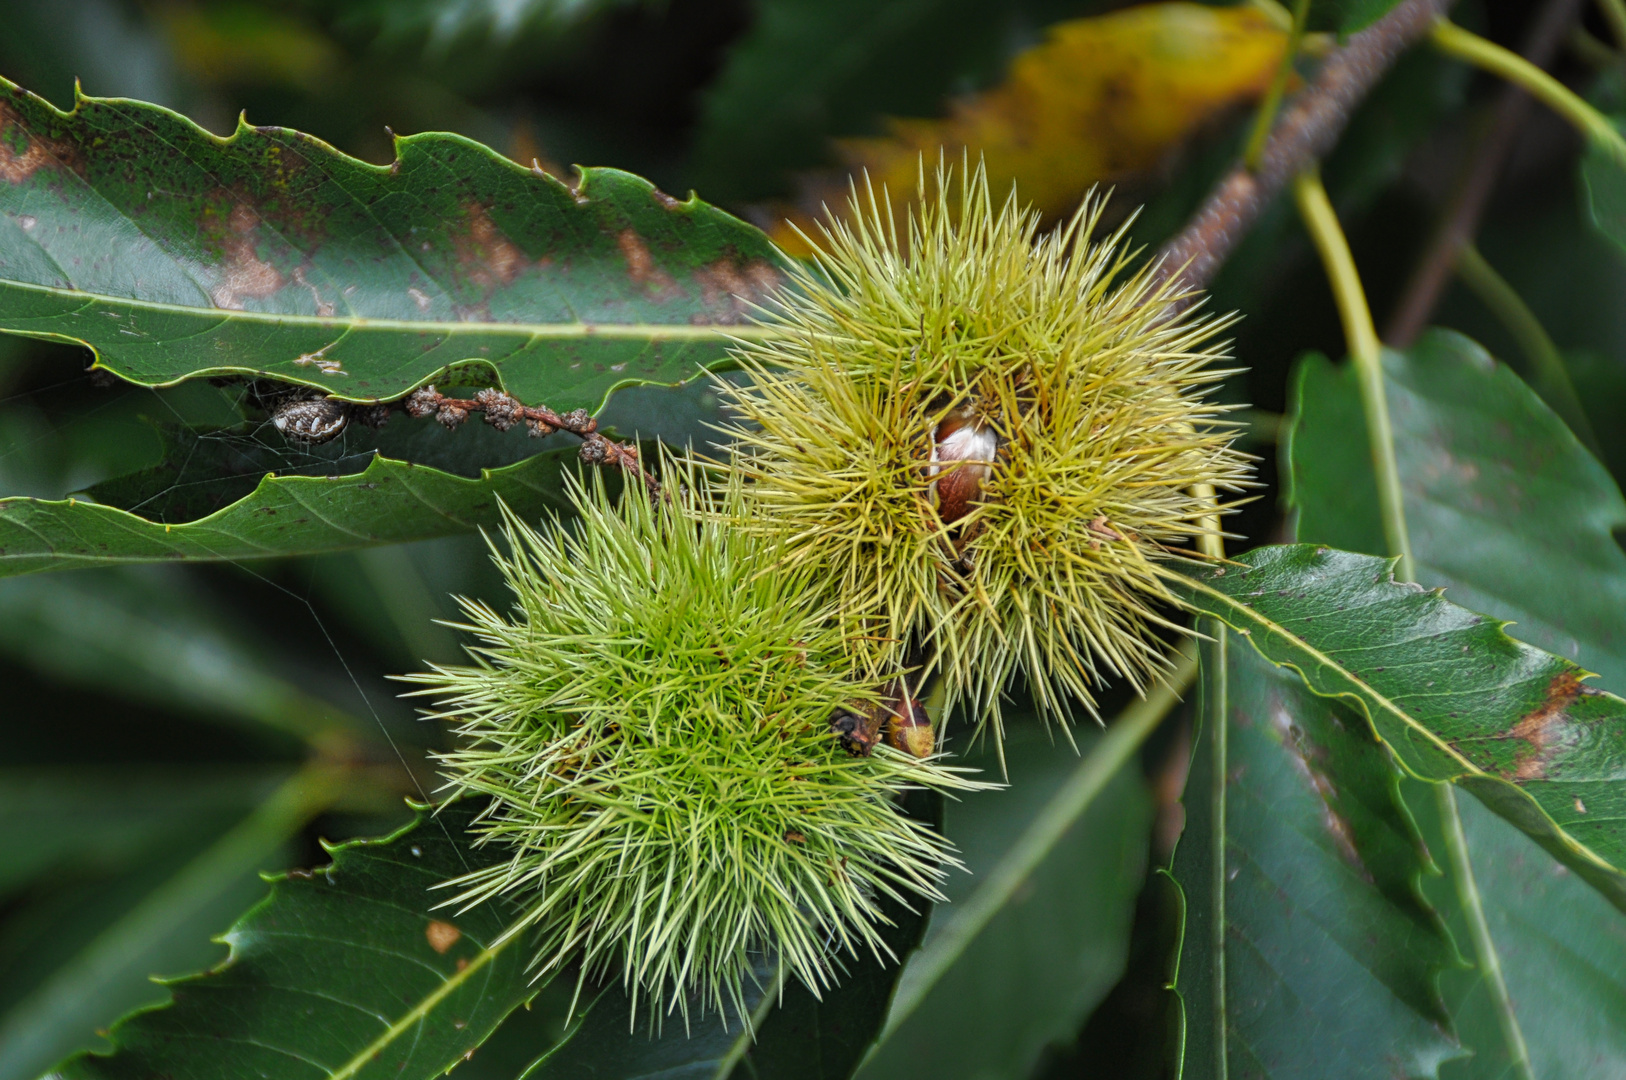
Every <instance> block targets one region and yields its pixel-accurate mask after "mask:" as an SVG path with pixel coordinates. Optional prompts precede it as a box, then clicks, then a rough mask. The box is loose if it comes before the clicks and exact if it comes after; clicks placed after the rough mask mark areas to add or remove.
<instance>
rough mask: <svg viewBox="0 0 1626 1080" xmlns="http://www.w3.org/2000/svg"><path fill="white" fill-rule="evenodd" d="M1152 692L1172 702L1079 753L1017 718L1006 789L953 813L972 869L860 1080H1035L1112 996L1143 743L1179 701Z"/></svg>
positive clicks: (935, 927) (1133, 869) (1137, 856)
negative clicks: (1046, 1059)
mask: <svg viewBox="0 0 1626 1080" xmlns="http://www.w3.org/2000/svg"><path fill="white" fill-rule="evenodd" d="M1152 697H1153V698H1154V699H1162V700H1156V704H1155V705H1154V706H1153V708H1152V709H1151V710H1150V712H1149V714H1148V715H1147V716H1146V717H1144V718H1143V717H1140V716H1138V715H1137V716H1135V717H1134V718H1130V717H1120V718H1118V719H1115V720H1113V721H1112V722H1111V727H1110V728H1109V729H1108V734H1107V735H1105V736H1101V735H1099V734H1096V733H1094V732H1085V731H1081V732H1079V733H1078V734H1077V736H1076V738H1077V740H1078V743H1079V752H1080V753H1081V754H1082V755H1083V757H1082V760H1080V759H1079V758H1075V757H1074V756H1073V754H1072V753H1071V752H1070V751H1069V750H1068V749H1067V748H1066V747H1065V746H1058V745H1056V742H1057V740H1056V739H1055V738H1054V735H1055V733H1054V732H1053V731H1047V730H1045V728H1044V727H1043V726H1042V725H1040V724H1038V723H1037V722H1030V723H1020V724H1017V725H1015V726H1014V727H1013V728H1011V729H1009V730H1008V731H1007V734H1006V738H1005V744H1004V754H1005V764H1006V765H1007V766H1008V770H1009V778H1010V781H1011V787H1010V788H1009V789H1008V790H1000V791H989V792H973V793H969V794H967V795H965V796H962V797H961V798H960V799H959V800H957V801H956V802H955V803H953V804H952V805H950V806H949V808H948V819H947V822H946V826H945V828H946V835H947V836H948V837H949V839H950V840H952V841H954V843H955V845H956V846H958V847H959V848H960V849H961V852H962V856H963V858H964V859H965V861H966V865H967V867H968V868H969V869H970V870H971V872H972V873H971V876H970V877H964V876H963V875H962V876H957V877H956V879H953V880H951V881H950V882H949V886H948V887H949V889H950V890H951V891H950V892H949V896H950V899H951V900H952V901H953V902H952V903H950V904H947V905H939V906H938V907H937V908H936V909H934V911H933V915H932V925H931V927H930V928H929V930H928V932H927V936H926V940H925V942H924V943H923V945H922V946H921V949H920V951H919V952H918V953H916V954H915V956H914V957H913V958H912V959H911V960H910V962H909V965H908V966H907V967H906V968H905V969H904V972H903V977H902V978H901V979H900V980H899V986H898V996H897V999H896V1000H895V1001H894V1002H893V1008H892V1012H891V1014H890V1015H889V1017H888V1020H887V1030H886V1033H885V1034H884V1035H883V1036H882V1039H881V1042H880V1043H879V1044H878V1045H877V1046H876V1048H875V1051H874V1053H872V1054H871V1055H870V1056H869V1058H868V1059H866V1060H865V1062H864V1065H863V1068H862V1069H861V1070H860V1071H859V1073H858V1076H859V1077H860V1078H861V1080H911V1078H917V1077H918V1078H922V1080H924V1078H928V1077H929V1078H932V1080H953V1078H959V1077H965V1078H969V1077H989V1076H1013V1077H1016V1076H1027V1075H1029V1073H1031V1072H1032V1070H1033V1067H1034V1065H1035V1063H1036V1062H1037V1061H1038V1060H1039V1058H1040V1056H1041V1054H1042V1053H1043V1052H1044V1050H1045V1049H1046V1048H1047V1047H1048V1046H1049V1045H1051V1044H1054V1043H1060V1042H1063V1041H1065V1040H1067V1039H1068V1038H1070V1037H1071V1036H1072V1035H1073V1034H1074V1033H1076V1032H1077V1031H1078V1028H1079V1026H1080V1024H1081V1023H1082V1022H1083V1020H1084V1017H1085V1016H1086V1015H1088V1013H1089V1011H1090V1010H1091V1009H1092V1008H1094V1007H1095V1005H1097V1004H1098V1003H1099V1002H1100V1001H1101V999H1102V998H1103V997H1105V996H1106V994H1107V992H1108V991H1109V990H1111V989H1112V986H1113V984H1114V983H1116V982H1117V981H1118V978H1119V976H1120V975H1121V974H1122V973H1123V967H1124V962H1125V958H1126V956H1127V954H1128V949H1129V928H1130V923H1131V921H1132V917H1133V914H1134V905H1135V896H1136V894H1137V893H1138V892H1139V891H1140V887H1141V885H1142V883H1143V881H1144V880H1145V859H1146V846H1147V833H1148V830H1149V828H1150V826H1151V806H1150V801H1149V799H1148V798H1147V792H1146V787H1145V783H1144V781H1143V780H1142V779H1141V777H1140V776H1139V773H1138V770H1137V769H1136V768H1135V767H1134V764H1133V763H1134V761H1135V750H1136V749H1137V748H1138V746H1139V743H1140V739H1141V738H1143V737H1144V735H1145V733H1146V731H1147V730H1149V729H1150V726H1151V725H1152V724H1155V722H1156V721H1157V719H1158V718H1159V717H1161V716H1162V715H1163V713H1164V712H1165V710H1166V700H1167V698H1168V697H1172V692H1171V691H1168V690H1167V689H1166V688H1164V689H1162V692H1161V693H1159V692H1157V691H1154V693H1153V695H1152ZM1144 709H1146V705H1145V704H1144V703H1142V704H1140V705H1137V706H1136V707H1135V708H1134V709H1132V710H1131V711H1132V712H1136V711H1138V710H1144ZM1137 721H1138V722H1137ZM979 751H980V752H979V753H978V754H975V755H973V756H971V757H968V758H967V763H968V764H973V765H977V766H980V767H981V768H983V769H985V770H992V771H993V772H994V773H995V774H996V775H997V774H998V772H999V765H1000V763H999V761H998V759H997V755H996V753H995V749H994V748H993V747H991V746H987V745H983V746H981V747H979ZM1126 763H1127V767H1126Z"/></svg>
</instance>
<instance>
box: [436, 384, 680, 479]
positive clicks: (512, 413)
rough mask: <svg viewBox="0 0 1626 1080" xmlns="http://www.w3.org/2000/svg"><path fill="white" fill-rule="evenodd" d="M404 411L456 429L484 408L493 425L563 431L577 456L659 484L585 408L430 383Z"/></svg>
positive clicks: (633, 449)
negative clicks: (464, 392)
mask: <svg viewBox="0 0 1626 1080" xmlns="http://www.w3.org/2000/svg"><path fill="white" fill-rule="evenodd" d="M405 406H406V411H407V415H409V416H415V417H419V418H422V417H425V416H433V417H434V418H435V420H436V421H437V422H438V423H440V424H442V425H444V426H445V427H446V428H448V429H455V428H456V427H457V426H458V425H459V424H461V423H463V422H464V421H465V420H467V419H468V418H469V414H470V413H483V414H484V415H485V418H486V423H488V424H490V425H491V426H492V427H494V428H496V429H497V430H498V431H507V430H509V429H510V428H512V427H513V426H514V425H516V424H521V423H523V424H524V425H525V426H526V427H527V428H529V429H530V433H531V437H532V438H541V437H542V436H544V435H552V434H553V433H554V432H555V431H568V432H569V433H570V434H572V435H574V436H576V437H577V438H579V439H580V440H581V441H582V446H581V450H580V452H579V453H580V457H581V459H582V461H583V462H585V463H587V464H589V465H609V466H615V467H618V468H620V469H622V470H623V471H625V472H627V473H630V474H631V475H633V476H636V477H637V478H638V479H640V480H642V481H643V482H644V486H645V487H646V488H648V489H649V492H650V494H651V495H659V494H660V491H661V487H660V484H659V483H658V482H657V481H656V479H655V478H654V477H653V476H651V475H650V474H649V473H647V472H645V471H644V467H643V464H642V462H641V461H640V460H639V456H638V447H637V446H636V445H634V444H633V443H618V442H615V441H614V440H613V439H606V438H605V437H604V436H603V435H601V434H600V433H599V430H598V421H597V420H594V419H593V418H592V417H591V416H589V415H588V413H587V410H586V409H575V410H573V411H571V412H567V413H564V414H562V415H561V414H560V413H556V412H554V411H553V410H552V409H550V408H548V407H547V406H545V405H522V404H520V402H519V400H518V399H516V398H514V397H511V396H510V395H508V394H505V393H503V392H502V391H501V390H492V389H486V390H481V391H480V392H479V393H477V394H475V395H474V396H473V397H472V398H454V397H447V396H446V395H445V394H442V393H440V392H439V391H437V390H436V389H435V388H434V387H433V386H424V387H420V388H418V389H417V390H414V391H413V392H412V393H411V394H408V395H407V399H406V402H405Z"/></svg>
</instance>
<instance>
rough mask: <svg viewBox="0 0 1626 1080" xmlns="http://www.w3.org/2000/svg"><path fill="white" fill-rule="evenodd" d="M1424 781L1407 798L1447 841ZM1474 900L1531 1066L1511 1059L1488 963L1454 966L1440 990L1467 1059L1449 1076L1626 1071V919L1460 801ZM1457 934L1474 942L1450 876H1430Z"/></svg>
mask: <svg viewBox="0 0 1626 1080" xmlns="http://www.w3.org/2000/svg"><path fill="white" fill-rule="evenodd" d="M1424 788H1425V785H1422V784H1417V783H1415V782H1411V783H1408V784H1407V796H1408V801H1409V802H1410V804H1411V806H1412V808H1413V812H1414V813H1415V814H1416V817H1417V821H1418V824H1419V825H1420V826H1421V827H1422V829H1423V835H1424V836H1425V837H1426V838H1427V840H1428V844H1429V847H1430V848H1431V849H1432V850H1434V851H1436V852H1442V851H1443V850H1444V838H1443V835H1442V833H1441V829H1440V820H1439V813H1438V810H1437V808H1436V803H1435V800H1434V799H1433V798H1432V797H1431V793H1430V792H1428V791H1427V790H1424ZM1458 806H1459V812H1460V816H1461V818H1462V829H1463V835H1464V838H1465V839H1466V840H1467V843H1468V851H1469V859H1470V861H1471V863H1472V865H1473V872H1474V883H1475V887H1476V889H1477V892H1478V898H1477V899H1478V903H1479V905H1480V908H1481V910H1482V911H1483V914H1484V917H1485V924H1486V926H1487V928H1488V929H1489V931H1490V938H1491V942H1492V943H1493V944H1494V946H1495V949H1496V953H1497V963H1498V967H1499V974H1500V977H1501V978H1502V980H1503V981H1504V983H1505V985H1506V989H1507V997H1508V999H1509V1002H1510V1003H1511V1006H1512V1016H1511V1021H1512V1025H1513V1027H1514V1028H1515V1029H1516V1030H1517V1033H1518V1034H1517V1039H1518V1045H1520V1046H1521V1047H1522V1050H1521V1053H1522V1055H1523V1057H1524V1059H1525V1061H1527V1062H1528V1067H1529V1071H1528V1073H1525V1072H1521V1071H1520V1069H1519V1067H1518V1066H1517V1065H1516V1064H1515V1057H1514V1053H1513V1052H1512V1051H1511V1049H1510V1044H1509V1041H1508V1030H1509V1024H1508V1020H1509V1018H1508V1017H1504V1016H1501V1015H1499V1013H1500V1010H1499V1007H1498V1005H1497V1003H1496V1001H1495V998H1494V996H1493V994H1492V993H1491V991H1490V988H1489V985H1488V982H1487V979H1486V977H1485V975H1484V973H1483V971H1481V970H1477V969H1468V968H1460V967H1453V968H1448V969H1447V970H1446V971H1445V973H1444V976H1443V978H1442V979H1441V983H1440V986H1441V989H1442V990H1443V991H1444V994H1445V997H1446V1001H1447V1002H1448V1003H1449V1005H1450V1008H1451V1021H1452V1025H1453V1027H1454V1028H1455V1030H1456V1032H1457V1034H1458V1036H1459V1037H1460V1038H1461V1039H1462V1043H1463V1045H1464V1046H1465V1047H1468V1048H1469V1049H1471V1050H1472V1051H1473V1055H1472V1056H1471V1057H1466V1058H1463V1059H1461V1060H1457V1061H1452V1062H1450V1063H1449V1064H1447V1065H1446V1066H1445V1067H1443V1068H1442V1069H1441V1070H1440V1078H1441V1080H1513V1078H1517V1077H1523V1076H1530V1077H1535V1078H1542V1080H1545V1078H1547V1077H1553V1078H1555V1080H1556V1078H1560V1077H1562V1078H1563V1080H1612V1078H1614V1077H1618V1076H1621V1075H1623V1074H1626V919H1623V918H1622V917H1621V914H1620V912H1618V911H1616V910H1615V909H1614V908H1613V907H1611V906H1610V905H1609V902H1608V901H1607V900H1605V899H1604V898H1603V897H1601V896H1599V895H1598V893H1597V892H1596V891H1595V890H1593V889H1591V888H1589V887H1588V886H1587V884H1586V882H1584V881H1582V880H1581V879H1580V878H1578V877H1577V876H1576V875H1574V874H1572V873H1570V871H1569V870H1568V869H1567V868H1566V867H1564V866H1563V865H1561V864H1559V863H1557V862H1554V861H1553V859H1552V857H1551V856H1549V855H1548V854H1547V853H1546V852H1544V851H1542V850H1541V849H1540V848H1538V847H1536V846H1535V845H1534V844H1532V843H1531V842H1530V840H1529V838H1528V837H1526V836H1523V835H1521V834H1520V833H1519V831H1518V830H1517V829H1515V828H1514V827H1513V826H1511V825H1509V824H1508V823H1507V822H1506V821H1503V820H1502V819H1501V818H1498V817H1497V816H1496V815H1495V814H1492V813H1491V812H1490V811H1489V810H1487V809H1486V808H1484V807H1483V806H1481V805H1479V803H1477V802H1476V801H1475V800H1473V799H1459V800H1458ZM1428 896H1429V898H1430V899H1431V900H1432V901H1433V902H1434V903H1435V905H1436V907H1438V908H1439V909H1440V911H1442V912H1443V913H1445V914H1446V916H1447V919H1448V922H1449V925H1450V926H1451V928H1452V932H1453V933H1454V934H1455V935H1456V936H1457V939H1458V940H1459V941H1463V942H1467V941H1469V940H1471V938H1470V933H1469V929H1468V926H1467V920H1466V918H1465V916H1464V913H1463V905H1462V902H1461V900H1460V897H1459V896H1458V895H1457V893H1456V891H1455V890H1454V889H1453V888H1452V885H1451V882H1449V881H1447V880H1445V879H1436V880H1434V881H1430V882H1429V883H1428Z"/></svg>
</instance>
